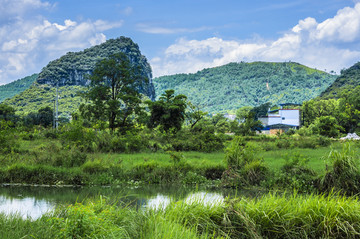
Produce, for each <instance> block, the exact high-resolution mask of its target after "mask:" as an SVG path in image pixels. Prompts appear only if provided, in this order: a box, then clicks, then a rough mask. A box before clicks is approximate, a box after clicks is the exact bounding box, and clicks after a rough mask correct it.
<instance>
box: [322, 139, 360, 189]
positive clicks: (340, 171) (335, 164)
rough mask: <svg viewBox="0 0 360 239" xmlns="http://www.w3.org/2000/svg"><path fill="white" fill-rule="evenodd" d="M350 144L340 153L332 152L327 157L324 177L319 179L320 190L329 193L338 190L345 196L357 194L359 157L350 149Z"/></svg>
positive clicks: (359, 177) (359, 178)
mask: <svg viewBox="0 0 360 239" xmlns="http://www.w3.org/2000/svg"><path fill="white" fill-rule="evenodd" d="M351 146H352V145H351V143H349V142H348V143H345V144H344V145H343V148H342V151H341V152H339V151H337V150H332V151H331V152H330V154H329V155H328V158H327V160H328V163H329V164H331V168H328V167H327V172H326V174H325V176H324V177H323V178H322V179H321V182H320V189H321V190H327V191H330V190H332V189H335V190H340V191H342V192H344V193H346V194H357V193H358V192H359V190H360V172H359V156H358V154H357V152H356V151H355V150H354V149H352V148H351Z"/></svg>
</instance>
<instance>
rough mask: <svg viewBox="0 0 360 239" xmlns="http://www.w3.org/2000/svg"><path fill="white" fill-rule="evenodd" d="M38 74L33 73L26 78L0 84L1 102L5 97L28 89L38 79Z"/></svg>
mask: <svg viewBox="0 0 360 239" xmlns="http://www.w3.org/2000/svg"><path fill="white" fill-rule="evenodd" d="M37 77H38V74H33V75H31V76H27V77H25V78H22V79H19V80H16V81H13V82H11V83H9V84H6V85H1V86H0V102H3V101H4V100H5V99H8V98H11V97H13V96H15V95H17V94H19V93H21V92H23V91H24V90H26V89H28V88H29V87H30V86H31V85H32V84H33V83H34V82H35V80H36V79H37Z"/></svg>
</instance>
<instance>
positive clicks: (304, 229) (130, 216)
mask: <svg viewBox="0 0 360 239" xmlns="http://www.w3.org/2000/svg"><path fill="white" fill-rule="evenodd" d="M358 200H359V199H358V198H357V197H345V196H341V195H339V194H330V195H314V194H310V195H303V194H298V193H297V192H294V193H293V194H291V195H289V194H281V195H280V194H275V193H269V194H265V195H263V196H262V197H255V198H246V197H241V198H233V199H231V200H226V201H219V202H216V203H211V204H206V203H205V202H203V201H202V200H201V199H199V200H192V201H189V200H183V201H178V202H171V203H170V204H169V205H168V206H167V207H166V208H164V209H151V208H150V209H144V210H138V209H136V208H132V207H129V206H127V205H122V204H120V205H115V204H114V203H111V202H110V200H105V199H104V198H103V197H100V198H99V199H98V200H96V201H94V200H93V201H88V202H83V203H76V204H73V205H69V206H67V207H59V208H57V209H56V210H55V211H54V212H51V213H49V214H47V215H45V216H43V217H42V218H40V219H38V220H31V219H22V218H20V217H19V216H5V215H0V223H1V225H3V229H2V230H1V232H0V236H1V237H2V238H32V237H35V236H36V238H149V239H157V238H172V239H173V238H174V239H206V238H275V239H277V238H300V239H302V238H304V239H305V238H358V236H359V233H360V226H359V225H360V216H359V215H360V206H359V201H358Z"/></svg>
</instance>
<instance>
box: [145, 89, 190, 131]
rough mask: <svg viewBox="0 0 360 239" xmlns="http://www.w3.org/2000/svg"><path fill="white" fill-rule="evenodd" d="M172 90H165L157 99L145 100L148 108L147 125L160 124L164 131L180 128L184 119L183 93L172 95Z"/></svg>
mask: <svg viewBox="0 0 360 239" xmlns="http://www.w3.org/2000/svg"><path fill="white" fill-rule="evenodd" d="M174 93H175V91H174V90H166V91H165V93H164V94H162V95H161V97H160V98H159V100H158V101H155V102H152V101H147V104H148V106H149V109H150V113H151V115H150V120H149V127H150V128H154V127H156V126H160V129H161V130H163V131H165V132H167V133H168V132H176V131H178V130H180V129H181V127H182V124H183V123H184V120H185V109H186V99H187V97H186V96H185V95H177V96H175V95H174Z"/></svg>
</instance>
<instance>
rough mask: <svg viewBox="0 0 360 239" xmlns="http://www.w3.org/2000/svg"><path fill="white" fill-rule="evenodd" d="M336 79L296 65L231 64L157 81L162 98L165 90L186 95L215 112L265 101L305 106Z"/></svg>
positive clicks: (192, 100)
mask: <svg viewBox="0 0 360 239" xmlns="http://www.w3.org/2000/svg"><path fill="white" fill-rule="evenodd" d="M335 79H336V76H334V75H330V74H328V73H326V72H323V71H319V70H316V69H312V68H309V67H306V66H304V65H301V64H298V63H294V62H284V63H270V62H253V63H244V62H241V63H230V64H227V65H224V66H220V67H214V68H209V69H204V70H202V71H199V72H197V73H195V74H177V75H170V76H162V77H158V78H155V79H154V85H155V91H156V95H157V97H159V96H160V95H161V94H162V93H163V92H164V91H165V90H167V89H174V90H175V92H176V93H177V94H185V95H186V96H188V98H189V100H190V101H191V102H192V103H194V104H195V105H198V106H199V107H200V108H201V109H203V110H205V111H208V112H211V113H215V112H224V111H231V110H236V109H238V108H240V107H242V106H257V105H260V104H263V103H266V102H271V103H273V104H278V103H289V102H291V103H302V102H303V101H305V100H309V99H312V98H314V97H316V96H318V95H319V94H320V93H321V92H322V91H324V90H325V89H326V88H327V87H328V86H329V85H331V84H332V83H333V82H334V80H335Z"/></svg>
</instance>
